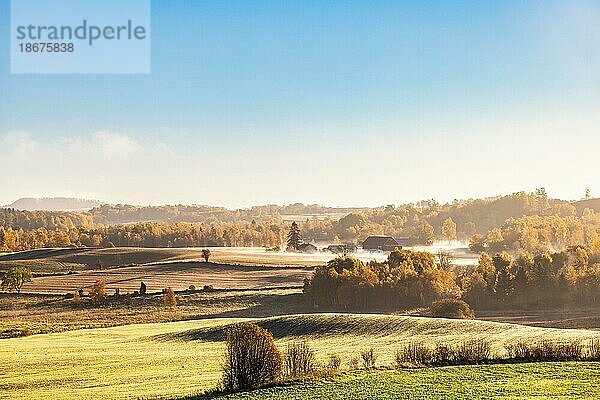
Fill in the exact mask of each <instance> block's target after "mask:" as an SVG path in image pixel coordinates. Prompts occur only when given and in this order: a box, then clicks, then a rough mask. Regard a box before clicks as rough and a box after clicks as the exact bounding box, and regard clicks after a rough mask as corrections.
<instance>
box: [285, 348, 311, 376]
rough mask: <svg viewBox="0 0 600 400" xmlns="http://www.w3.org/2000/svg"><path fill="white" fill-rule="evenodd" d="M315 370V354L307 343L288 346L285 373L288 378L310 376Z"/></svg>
mask: <svg viewBox="0 0 600 400" xmlns="http://www.w3.org/2000/svg"><path fill="white" fill-rule="evenodd" d="M314 370H315V352H314V350H313V349H311V348H310V346H309V345H308V344H307V343H306V342H296V343H290V344H288V347H287V351H286V353H285V371H286V374H287V375H288V376H291V377H298V376H302V375H308V374H310V373H312V372H314Z"/></svg>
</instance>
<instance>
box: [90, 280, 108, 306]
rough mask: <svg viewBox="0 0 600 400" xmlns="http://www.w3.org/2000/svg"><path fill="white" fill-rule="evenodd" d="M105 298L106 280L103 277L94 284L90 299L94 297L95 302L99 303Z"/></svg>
mask: <svg viewBox="0 0 600 400" xmlns="http://www.w3.org/2000/svg"><path fill="white" fill-rule="evenodd" d="M105 298H106V282H104V281H103V280H102V279H99V280H97V281H96V282H94V285H93V286H92V288H91V289H90V299H92V301H93V302H96V303H98V302H101V301H103V300H104V299H105Z"/></svg>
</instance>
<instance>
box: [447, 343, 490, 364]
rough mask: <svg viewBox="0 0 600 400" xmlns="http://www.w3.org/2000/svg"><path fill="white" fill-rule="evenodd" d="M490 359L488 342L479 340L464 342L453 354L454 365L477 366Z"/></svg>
mask: <svg viewBox="0 0 600 400" xmlns="http://www.w3.org/2000/svg"><path fill="white" fill-rule="evenodd" d="M491 358H492V353H491V346H490V344H489V342H487V341H485V340H481V339H477V340H469V341H464V342H462V343H461V344H460V346H458V348H457V349H456V350H455V352H454V362H455V363H456V364H460V365H463V364H479V363H481V362H484V361H489V360H491Z"/></svg>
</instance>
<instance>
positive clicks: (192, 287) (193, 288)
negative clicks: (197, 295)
mask: <svg viewBox="0 0 600 400" xmlns="http://www.w3.org/2000/svg"><path fill="white" fill-rule="evenodd" d="M188 290H189V291H191V292H193V291H195V290H196V286H195V285H190V287H189V288H188Z"/></svg>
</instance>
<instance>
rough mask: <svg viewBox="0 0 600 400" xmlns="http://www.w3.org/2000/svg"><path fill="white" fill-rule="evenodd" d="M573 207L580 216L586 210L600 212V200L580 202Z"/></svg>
mask: <svg viewBox="0 0 600 400" xmlns="http://www.w3.org/2000/svg"><path fill="white" fill-rule="evenodd" d="M573 206H575V208H576V209H577V213H579V214H581V213H582V212H583V210H585V209H586V208H590V209H592V210H594V211H595V212H600V198H598V199H586V200H579V201H576V202H574V203H573Z"/></svg>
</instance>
